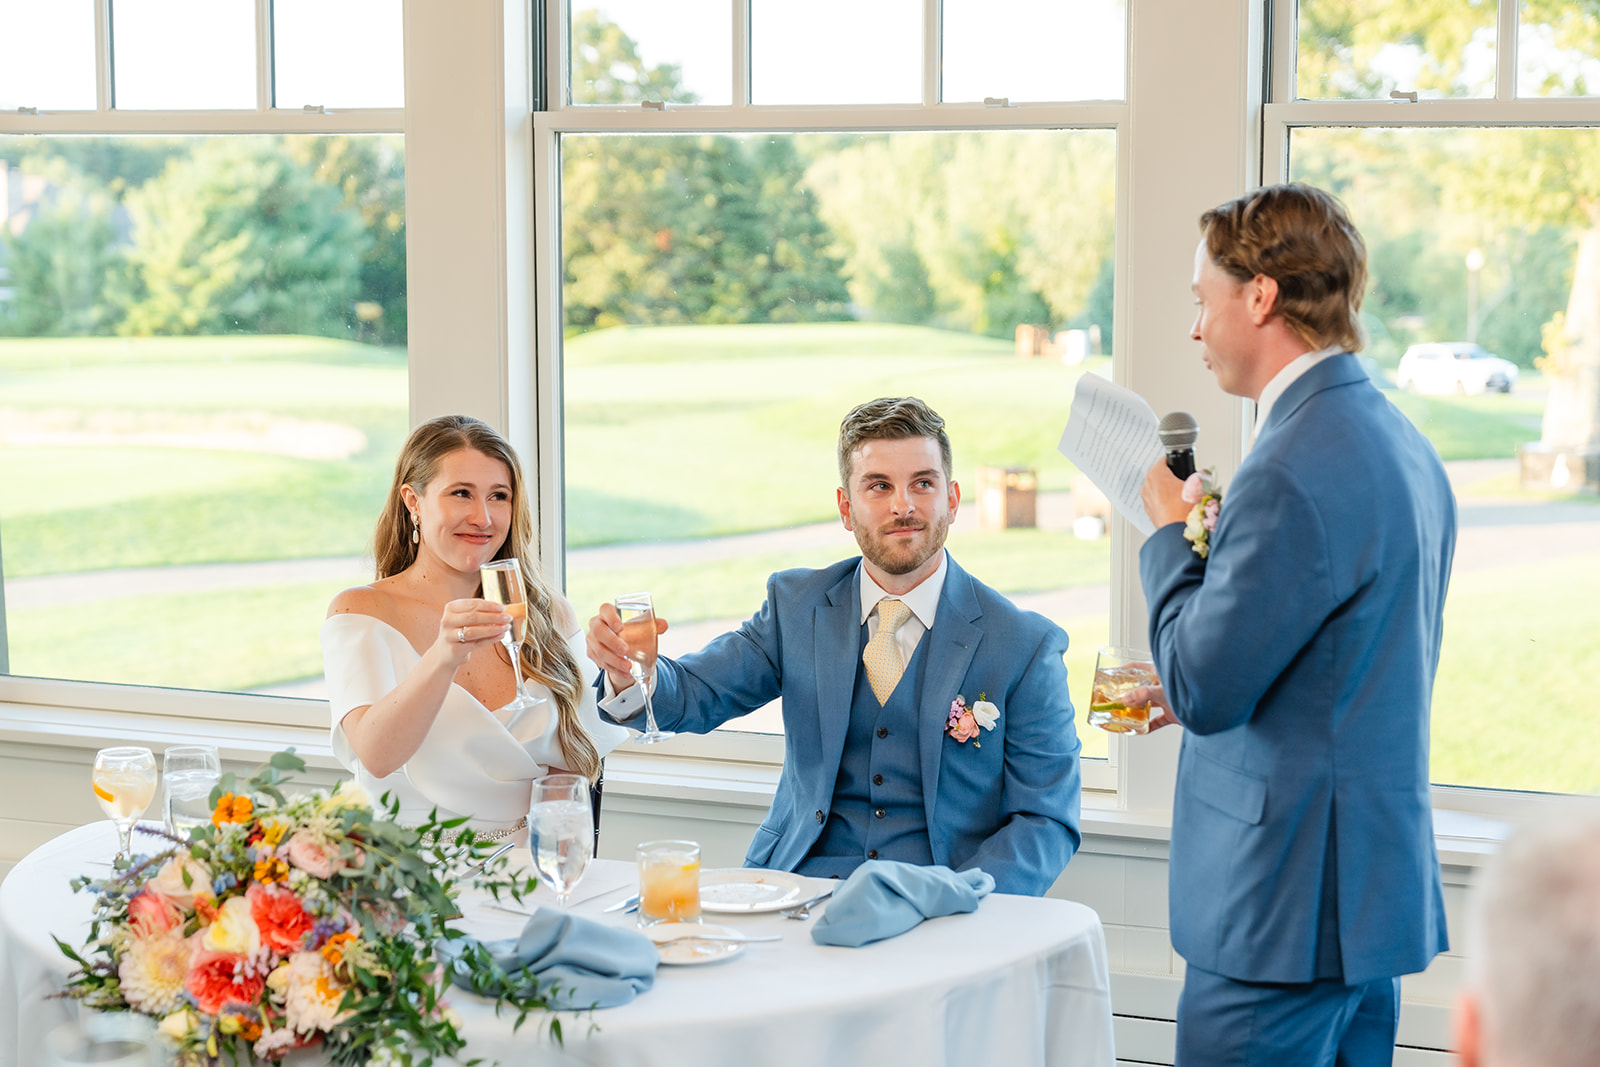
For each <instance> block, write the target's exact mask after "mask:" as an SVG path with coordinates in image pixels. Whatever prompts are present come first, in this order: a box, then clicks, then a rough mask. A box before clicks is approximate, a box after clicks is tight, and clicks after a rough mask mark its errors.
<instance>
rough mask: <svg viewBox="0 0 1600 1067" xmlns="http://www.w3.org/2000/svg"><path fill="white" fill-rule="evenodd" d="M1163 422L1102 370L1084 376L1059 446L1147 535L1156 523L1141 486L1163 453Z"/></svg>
mask: <svg viewBox="0 0 1600 1067" xmlns="http://www.w3.org/2000/svg"><path fill="white" fill-rule="evenodd" d="M1160 421H1161V420H1159V419H1157V418H1156V413H1155V412H1154V411H1152V410H1151V408H1150V405H1149V404H1147V403H1146V402H1145V399H1144V397H1142V396H1140V395H1139V394H1138V393H1135V392H1134V391H1133V390H1131V389H1124V388H1123V387H1122V386H1120V385H1118V384H1116V383H1115V382H1112V381H1108V380H1106V379H1105V378H1102V377H1100V376H1099V375H1098V374H1085V375H1083V376H1082V377H1080V378H1079V379H1078V388H1077V390H1076V391H1075V392H1074V393H1073V394H1072V408H1071V410H1070V411H1069V412H1068V413H1067V428H1066V429H1065V430H1063V431H1062V432H1061V443H1060V444H1059V445H1057V446H1056V450H1057V451H1059V452H1060V453H1061V454H1062V455H1063V456H1066V457H1067V459H1069V460H1071V461H1072V465H1073V466H1075V467H1077V468H1078V469H1079V470H1080V471H1082V472H1083V473H1084V476H1085V477H1087V478H1088V479H1089V480H1090V481H1091V482H1093V483H1094V484H1095V486H1096V487H1097V488H1098V489H1099V490H1100V491H1101V492H1102V493H1104V494H1105V495H1106V499H1107V500H1110V501H1111V503H1112V504H1113V505H1115V506H1116V509H1117V511H1118V512H1120V513H1121V515H1122V517H1123V518H1125V519H1127V520H1128V522H1130V523H1132V524H1133V528H1134V529H1136V530H1138V531H1139V532H1140V533H1142V534H1144V535H1145V536H1146V537H1149V536H1150V535H1151V534H1152V533H1154V532H1155V529H1156V527H1155V523H1153V522H1151V521H1150V516H1149V515H1146V514H1145V510H1144V503H1143V502H1142V501H1140V499H1139V487H1140V486H1141V485H1143V484H1144V476H1145V472H1146V471H1148V470H1149V469H1150V467H1151V465H1152V464H1154V463H1155V462H1156V461H1157V460H1159V459H1160V458H1161V457H1162V455H1163V452H1162V450H1161V439H1160V438H1159V437H1157V436H1156V427H1157V426H1159V425H1160Z"/></svg>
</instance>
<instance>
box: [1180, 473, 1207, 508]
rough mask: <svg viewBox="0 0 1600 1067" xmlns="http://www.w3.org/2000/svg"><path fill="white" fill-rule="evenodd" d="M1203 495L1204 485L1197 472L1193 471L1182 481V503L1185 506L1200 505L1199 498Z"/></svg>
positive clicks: (1204, 492)
mask: <svg viewBox="0 0 1600 1067" xmlns="http://www.w3.org/2000/svg"><path fill="white" fill-rule="evenodd" d="M1205 495H1206V489H1205V483H1204V481H1203V480H1202V479H1201V477H1200V472H1199V471H1195V472H1194V473H1193V474H1191V475H1189V477H1187V478H1185V479H1184V480H1183V502H1184V503H1185V504H1198V503H1200V498H1201V497H1203V496H1205Z"/></svg>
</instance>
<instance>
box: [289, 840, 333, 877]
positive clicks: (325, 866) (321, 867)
mask: <svg viewBox="0 0 1600 1067" xmlns="http://www.w3.org/2000/svg"><path fill="white" fill-rule="evenodd" d="M289 862H290V863H292V864H293V865H294V866H296V867H298V868H300V869H301V870H302V871H305V872H306V873H307V874H309V875H310V876H311V877H313V878H328V877H329V876H331V875H332V874H333V872H334V871H336V870H340V869H342V868H343V867H344V863H343V862H341V861H340V860H339V857H338V856H337V855H336V854H333V853H332V852H331V850H330V849H328V847H327V846H325V845H320V844H318V843H317V842H316V841H314V840H313V839H312V838H311V837H310V836H309V835H307V834H303V833H300V834H294V835H292V836H291V837H290V838H289Z"/></svg>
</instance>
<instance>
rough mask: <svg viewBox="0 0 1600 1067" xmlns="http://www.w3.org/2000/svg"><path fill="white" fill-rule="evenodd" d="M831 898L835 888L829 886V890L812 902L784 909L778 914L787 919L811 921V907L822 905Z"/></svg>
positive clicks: (815, 897) (821, 893)
mask: <svg viewBox="0 0 1600 1067" xmlns="http://www.w3.org/2000/svg"><path fill="white" fill-rule="evenodd" d="M831 896H833V887H832V886H829V887H828V888H827V889H824V890H823V891H822V892H820V893H818V894H817V895H816V896H814V897H812V898H811V899H810V900H807V901H805V902H804V903H801V904H796V905H795V906H794V907H792V908H784V909H783V910H782V911H781V912H779V913H778V914H779V915H782V916H783V917H784V918H785V919H809V918H810V917H811V905H813V904H820V903H821V902H822V901H824V900H827V899H828V898H829V897H831Z"/></svg>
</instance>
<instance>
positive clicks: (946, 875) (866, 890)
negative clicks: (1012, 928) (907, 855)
mask: <svg viewBox="0 0 1600 1067" xmlns="http://www.w3.org/2000/svg"><path fill="white" fill-rule="evenodd" d="M993 890H994V878H993V877H992V876H991V875H988V874H985V873H984V872H983V871H982V870H981V869H980V868H977V867H974V868H972V869H971V870H967V871H952V870H951V869H950V868H949V867H919V866H917V865H916V864H914V863H901V862H899V861H897V860H868V861H867V862H865V863H863V864H862V865H861V866H859V867H857V868H856V869H855V871H854V872H853V873H852V874H851V875H850V877H849V878H847V879H845V883H844V885H842V886H840V887H839V888H838V889H837V890H835V891H834V894H833V899H832V900H830V901H828V910H827V911H825V912H823V913H822V918H820V919H818V920H817V921H816V924H815V925H814V926H812V927H811V940H813V941H815V942H816V943H817V944H819V945H842V946H844V947H845V948H860V947H861V946H862V945H867V944H871V943H872V942H874V941H882V940H883V939H884V938H886V937H898V936H899V935H900V934H903V933H905V932H906V931H907V930H909V929H911V928H912V927H913V926H915V925H917V924H918V923H920V922H921V921H922V920H923V919H931V918H934V917H935V916H938V915H955V914H958V913H961V912H968V911H977V910H978V901H980V900H982V899H983V898H984V897H986V896H988V895H989V894H990V893H991V892H992V891H993Z"/></svg>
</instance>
